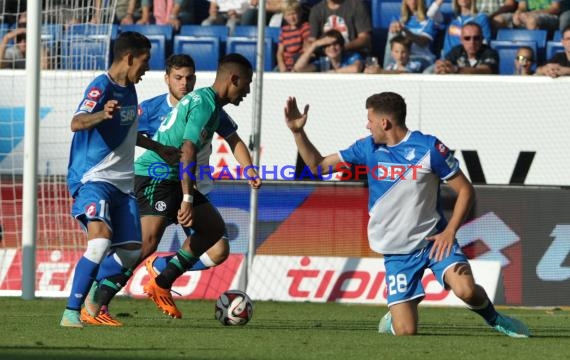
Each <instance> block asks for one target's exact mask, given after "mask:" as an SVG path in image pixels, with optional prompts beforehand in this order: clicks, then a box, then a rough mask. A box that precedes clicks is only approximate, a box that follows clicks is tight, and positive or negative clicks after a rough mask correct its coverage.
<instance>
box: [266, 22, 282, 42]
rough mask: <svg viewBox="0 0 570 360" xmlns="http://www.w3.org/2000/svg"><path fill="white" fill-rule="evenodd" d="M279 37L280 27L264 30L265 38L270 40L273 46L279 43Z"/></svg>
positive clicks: (268, 27) (270, 27) (269, 27)
mask: <svg viewBox="0 0 570 360" xmlns="http://www.w3.org/2000/svg"><path fill="white" fill-rule="evenodd" d="M279 35H281V28H280V27H274V26H267V27H266V28H265V37H269V38H271V40H272V41H273V43H274V44H278V43H279Z"/></svg>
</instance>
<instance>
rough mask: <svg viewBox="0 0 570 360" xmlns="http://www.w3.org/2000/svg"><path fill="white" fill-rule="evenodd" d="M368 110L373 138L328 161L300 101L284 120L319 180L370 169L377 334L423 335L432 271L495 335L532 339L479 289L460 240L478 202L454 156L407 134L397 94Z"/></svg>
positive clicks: (379, 97) (373, 99) (380, 97)
mask: <svg viewBox="0 0 570 360" xmlns="http://www.w3.org/2000/svg"><path fill="white" fill-rule="evenodd" d="M366 109H367V110H368V122H367V125H366V128H367V129H368V130H370V136H368V137H366V138H364V139H361V140H358V141H356V142H355V143H354V144H353V145H351V146H350V147H349V148H348V149H345V150H342V151H340V152H338V153H336V154H331V155H328V156H324V157H323V156H322V155H321V154H320V153H319V151H318V150H317V149H316V148H315V147H314V145H313V144H312V143H311V142H310V141H309V139H308V137H307V135H306V133H305V131H304V126H305V124H306V121H307V116H308V110H309V106H308V105H306V106H305V108H304V111H303V113H301V112H300V111H299V108H298V107H297V101H296V99H295V98H294V97H290V98H289V99H288V100H287V103H286V106H285V121H286V123H287V126H288V127H289V129H290V130H291V131H292V133H293V136H294V138H295V142H296V144H297V147H298V149H299V153H300V155H301V157H302V158H303V160H304V161H305V163H306V164H307V165H308V166H310V168H311V170H312V171H313V172H314V173H315V174H317V173H319V172H320V173H321V174H322V173H323V172H325V173H326V172H327V170H328V169H338V166H340V165H342V163H344V162H347V163H351V164H353V165H361V166H365V167H366V168H367V169H368V185H369V202H368V209H369V214H370V220H369V223H368V240H369V243H370V247H371V249H372V250H374V251H376V252H378V253H381V254H383V255H384V264H385V267H386V285H387V288H388V299H387V300H388V307H389V309H390V311H389V312H388V313H387V314H386V315H384V316H383V317H382V319H381V321H380V324H379V332H381V333H392V334H395V335H414V334H416V333H417V329H418V304H419V303H420V301H421V300H422V299H423V298H424V296H425V292H424V289H423V287H422V283H421V279H422V276H423V273H424V270H425V269H427V268H429V269H430V270H431V271H432V272H433V273H434V275H435V277H436V278H437V280H438V281H439V282H440V283H441V285H442V286H444V287H446V288H448V289H449V288H450V289H451V290H452V291H453V292H454V294H455V295H456V296H457V297H458V298H460V299H461V300H463V301H464V302H465V303H466V304H467V306H468V307H469V309H470V310H472V311H474V312H476V313H477V314H479V315H480V316H482V317H483V318H484V319H485V321H486V322H487V324H489V325H490V326H492V327H493V328H494V329H495V330H497V331H499V332H501V333H503V334H506V335H508V336H512V337H528V336H529V335H530V333H529V330H528V328H527V327H526V325H525V324H523V323H522V322H520V321H519V320H517V319H513V318H510V317H507V316H505V315H502V314H500V313H498V312H497V311H496V310H495V307H494V306H493V304H492V303H491V301H490V299H489V298H488V296H487V293H486V292H485V290H484V289H483V288H482V287H481V286H479V285H477V284H476V283H475V280H474V278H473V274H472V272H471V268H470V266H469V263H468V261H467V258H466V257H465V255H464V254H463V252H462V251H461V248H460V247H459V244H458V243H457V240H456V239H455V234H456V233H457V230H458V229H459V227H460V226H461V223H462V222H463V220H464V219H465V216H466V215H467V212H468V210H469V209H470V207H471V205H472V203H473V199H474V189H473V186H472V185H471V183H470V182H469V180H468V179H467V178H466V177H465V175H464V174H463V173H462V172H461V170H460V169H459V163H458V161H457V160H456V159H455V158H454V156H453V153H452V152H451V151H449V149H448V148H447V147H446V146H445V145H444V144H443V143H442V142H441V141H439V140H438V139H437V138H436V137H434V136H431V135H424V134H422V133H421V132H419V131H410V130H408V128H407V127H406V103H405V101H404V99H403V98H402V97H401V96H400V95H399V94H396V93H393V92H383V93H380V94H375V95H372V96H370V97H369V98H368V99H366ZM402 168H403V169H407V171H405V172H402V171H401V169H402ZM394 175H396V176H394ZM442 180H443V181H446V182H447V184H448V185H449V187H451V189H452V190H454V191H455V193H456V194H457V200H456V202H455V206H454V209H453V214H452V216H451V218H450V219H449V221H447V220H446V219H445V218H444V216H443V213H442V210H441V207H440V203H439V200H440V199H439V187H440V182H441V181H442Z"/></svg>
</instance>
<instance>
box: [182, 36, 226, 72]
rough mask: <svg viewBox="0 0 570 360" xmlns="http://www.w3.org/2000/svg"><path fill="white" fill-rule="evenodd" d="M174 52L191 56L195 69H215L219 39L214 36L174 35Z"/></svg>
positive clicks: (218, 52) (218, 54)
mask: <svg viewBox="0 0 570 360" xmlns="http://www.w3.org/2000/svg"><path fill="white" fill-rule="evenodd" d="M174 53H175V54H187V55H190V56H192V58H193V59H194V62H195V63H196V71H216V69H217V67H218V60H219V58H220V39H219V38H218V37H215V36H182V35H176V36H174Z"/></svg>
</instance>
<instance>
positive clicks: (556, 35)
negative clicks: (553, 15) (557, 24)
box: [552, 30, 562, 42]
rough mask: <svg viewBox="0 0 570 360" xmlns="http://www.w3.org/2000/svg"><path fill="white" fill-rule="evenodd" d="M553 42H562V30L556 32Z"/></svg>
mask: <svg viewBox="0 0 570 360" xmlns="http://www.w3.org/2000/svg"><path fill="white" fill-rule="evenodd" d="M552 41H558V42H560V41H562V33H561V32H560V30H556V31H555V32H554V35H553V36H552Z"/></svg>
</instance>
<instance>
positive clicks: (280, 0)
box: [240, 0, 287, 27]
mask: <svg viewBox="0 0 570 360" xmlns="http://www.w3.org/2000/svg"><path fill="white" fill-rule="evenodd" d="M286 1H287V0H267V1H266V2H265V14H266V15H265V16H266V18H265V20H266V25H269V26H273V21H274V20H273V17H274V16H275V15H278V14H279V13H281V10H282V8H283V5H284V2H286ZM258 5H259V0H249V7H248V9H247V10H245V11H244V13H243V14H242V16H241V20H240V25H257V12H258V8H257V7H258ZM280 26H281V23H279V24H277V27H280Z"/></svg>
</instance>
